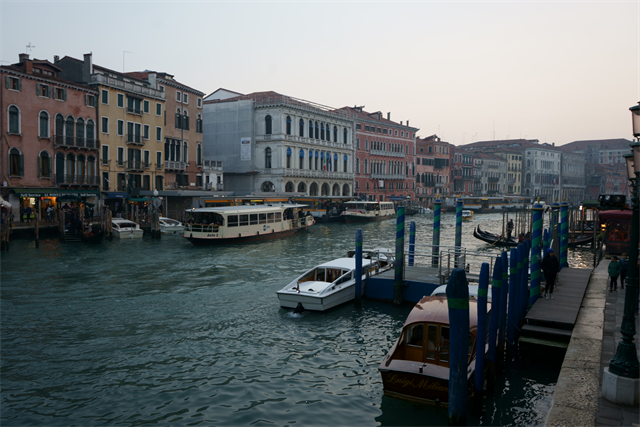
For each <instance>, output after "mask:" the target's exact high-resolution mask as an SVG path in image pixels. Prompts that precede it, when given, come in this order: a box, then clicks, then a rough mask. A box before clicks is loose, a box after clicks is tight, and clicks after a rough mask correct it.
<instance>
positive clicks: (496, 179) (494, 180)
mask: <svg viewBox="0 0 640 427" xmlns="http://www.w3.org/2000/svg"><path fill="white" fill-rule="evenodd" d="M487 180H488V181H489V182H500V178H498V177H496V176H490V177H489V178H487Z"/></svg>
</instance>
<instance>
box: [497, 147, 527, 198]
mask: <svg viewBox="0 0 640 427" xmlns="http://www.w3.org/2000/svg"><path fill="white" fill-rule="evenodd" d="M495 155H496V156H498V157H500V158H501V159H505V160H506V161H507V191H506V193H505V194H506V195H509V196H520V195H522V153H520V152H519V151H515V150H496V151H495Z"/></svg>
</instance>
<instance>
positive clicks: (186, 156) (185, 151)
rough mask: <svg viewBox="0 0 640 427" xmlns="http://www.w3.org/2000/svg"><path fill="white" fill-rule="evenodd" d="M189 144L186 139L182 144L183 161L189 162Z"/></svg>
mask: <svg viewBox="0 0 640 427" xmlns="http://www.w3.org/2000/svg"><path fill="white" fill-rule="evenodd" d="M188 148H189V144H188V143H187V142H186V141H185V142H184V144H183V145H182V161H183V162H188V161H189V150H188Z"/></svg>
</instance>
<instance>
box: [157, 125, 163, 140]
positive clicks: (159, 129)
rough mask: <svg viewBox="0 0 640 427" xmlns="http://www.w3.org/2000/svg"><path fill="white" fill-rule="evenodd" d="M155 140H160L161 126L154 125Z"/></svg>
mask: <svg viewBox="0 0 640 427" xmlns="http://www.w3.org/2000/svg"><path fill="white" fill-rule="evenodd" d="M156 141H162V128H161V127H160V126H156Z"/></svg>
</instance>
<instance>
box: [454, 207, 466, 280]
mask: <svg viewBox="0 0 640 427" xmlns="http://www.w3.org/2000/svg"><path fill="white" fill-rule="evenodd" d="M455 247H456V258H455V260H454V266H455V268H459V267H461V268H464V265H462V266H461V265H459V263H460V248H461V247H462V199H457V200H456V238H455Z"/></svg>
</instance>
